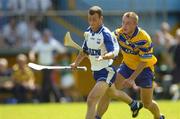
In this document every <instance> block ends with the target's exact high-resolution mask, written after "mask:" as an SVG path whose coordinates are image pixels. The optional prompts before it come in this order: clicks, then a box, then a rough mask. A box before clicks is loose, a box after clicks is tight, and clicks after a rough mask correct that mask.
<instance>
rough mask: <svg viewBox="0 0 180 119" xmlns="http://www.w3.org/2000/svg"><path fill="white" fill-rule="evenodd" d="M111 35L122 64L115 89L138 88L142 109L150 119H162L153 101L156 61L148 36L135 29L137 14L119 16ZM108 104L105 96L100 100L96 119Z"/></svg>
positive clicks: (130, 13) (162, 116) (129, 13)
mask: <svg viewBox="0 0 180 119" xmlns="http://www.w3.org/2000/svg"><path fill="white" fill-rule="evenodd" d="M114 34H115V36H116V37H117V39H118V41H119V45H120V47H121V53H122V55H123V61H122V63H121V65H120V66H119V68H118V70H117V76H116V86H117V88H124V87H128V88H130V87H133V86H134V85H137V86H139V87H140V98H141V100H142V102H143V105H144V107H145V108H146V109H148V110H149V111H150V112H151V113H152V114H153V116H154V119H165V117H164V115H162V114H161V113H160V110H159V107H158V105H157V103H156V102H155V101H154V100H153V79H154V65H155V63H156V62H157V59H156V57H155V56H154V55H153V45H152V41H151V38H150V36H149V35H148V34H147V33H146V32H145V31H144V30H143V29H141V28H139V27H138V15H137V14H136V13H134V12H126V13H125V14H124V15H123V17H122V26H121V27H120V28H118V29H116V30H115V32H114ZM108 101H109V99H108V97H105V98H102V99H101V101H100V103H99V106H98V110H97V115H98V116H99V117H102V115H103V114H104V112H105V111H106V110H107V107H108V104H109V103H108Z"/></svg>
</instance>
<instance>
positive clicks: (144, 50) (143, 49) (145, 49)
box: [139, 43, 153, 52]
mask: <svg viewBox="0 0 180 119" xmlns="http://www.w3.org/2000/svg"><path fill="white" fill-rule="evenodd" d="M152 47H153V44H152V43H151V45H150V46H149V47H147V48H139V49H140V50H141V51H143V52H149V51H150V50H151V48H152Z"/></svg>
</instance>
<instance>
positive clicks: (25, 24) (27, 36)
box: [17, 19, 41, 48]
mask: <svg viewBox="0 0 180 119" xmlns="http://www.w3.org/2000/svg"><path fill="white" fill-rule="evenodd" d="M17 30H18V36H19V37H20V39H21V40H22V44H21V45H22V46H21V47H23V48H31V47H32V46H33V45H34V44H35V43H36V41H37V40H38V39H40V38H41V34H40V32H39V31H38V30H37V28H36V20H35V19H30V20H29V21H25V20H23V19H22V20H21V21H20V22H19V23H18V25H17Z"/></svg>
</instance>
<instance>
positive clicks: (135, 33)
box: [131, 26, 139, 38]
mask: <svg viewBox="0 0 180 119" xmlns="http://www.w3.org/2000/svg"><path fill="white" fill-rule="evenodd" d="M138 32H139V28H138V26H136V28H135V31H134V33H133V34H132V36H131V38H133V37H135V36H136V35H137V34H138Z"/></svg>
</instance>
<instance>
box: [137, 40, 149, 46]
mask: <svg viewBox="0 0 180 119" xmlns="http://www.w3.org/2000/svg"><path fill="white" fill-rule="evenodd" d="M146 43H147V41H146V40H140V41H138V42H135V44H136V45H138V46H139V45H145V44H146Z"/></svg>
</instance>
